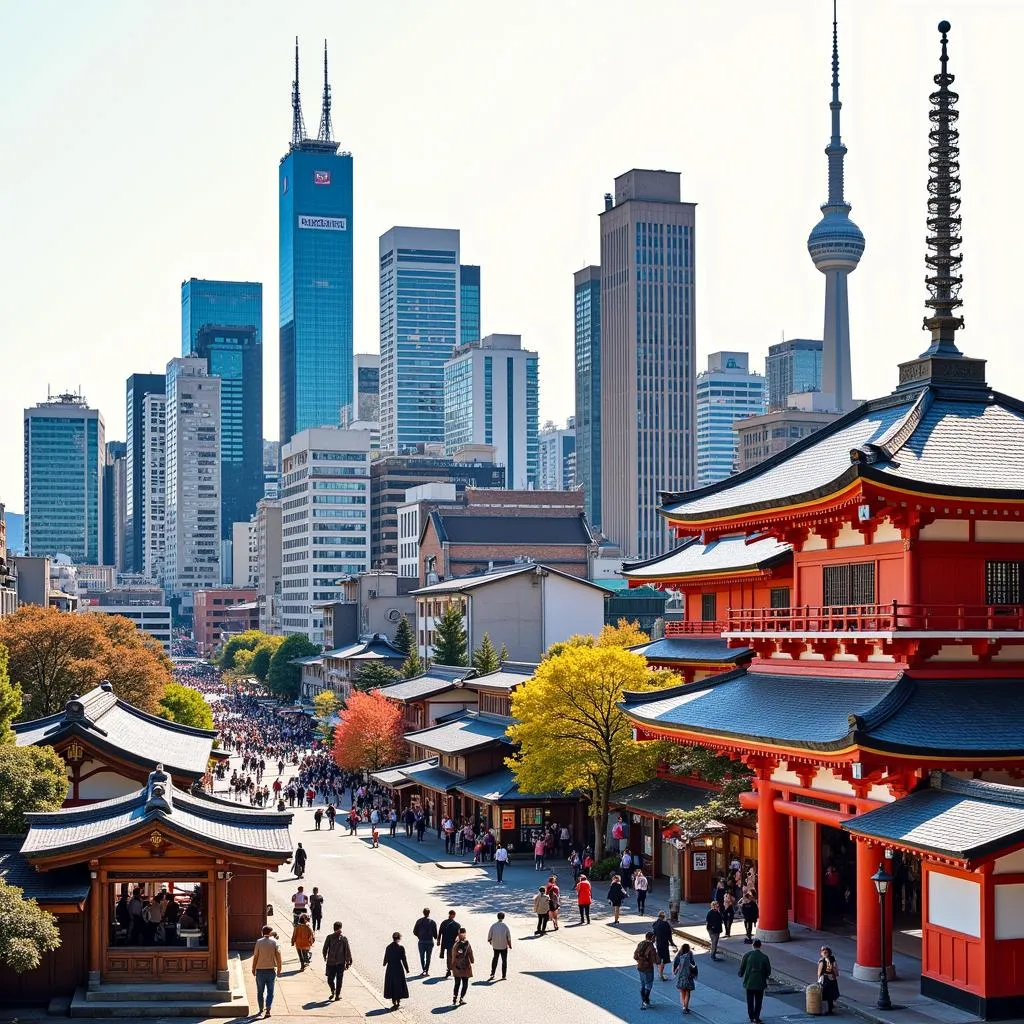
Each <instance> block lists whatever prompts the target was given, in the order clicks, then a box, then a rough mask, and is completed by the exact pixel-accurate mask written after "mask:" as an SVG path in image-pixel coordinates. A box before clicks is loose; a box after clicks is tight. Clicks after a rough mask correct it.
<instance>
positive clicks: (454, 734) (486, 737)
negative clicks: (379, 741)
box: [405, 711, 512, 754]
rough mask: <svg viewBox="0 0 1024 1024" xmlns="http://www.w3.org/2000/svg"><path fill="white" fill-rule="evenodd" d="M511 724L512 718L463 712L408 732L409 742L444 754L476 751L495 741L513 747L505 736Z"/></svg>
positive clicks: (407, 740)
mask: <svg viewBox="0 0 1024 1024" xmlns="http://www.w3.org/2000/svg"><path fill="white" fill-rule="evenodd" d="M510 725H512V719H511V718H502V717H501V716H500V715H488V714H481V713H480V712H479V711H463V712H460V713H459V714H457V715H454V716H452V717H450V718H448V719H447V721H445V722H443V723H442V724H439V725H435V726H431V728H429V729H420V730H419V731H418V732H407V733H406V734H405V739H406V742H407V743H415V744H416V745H417V746H420V747H426V748H427V749H428V750H436V751H437V752H438V753H440V754H455V753H461V752H463V751H466V750H475V749H476V748H477V747H483V746H486V745H487V744H488V743H493V742H495V741H498V742H501V743H505V744H508V745H509V746H511V742H510V741H509V739H508V738H507V737H506V735H505V732H506V730H507V729H508V727H509V726H510Z"/></svg>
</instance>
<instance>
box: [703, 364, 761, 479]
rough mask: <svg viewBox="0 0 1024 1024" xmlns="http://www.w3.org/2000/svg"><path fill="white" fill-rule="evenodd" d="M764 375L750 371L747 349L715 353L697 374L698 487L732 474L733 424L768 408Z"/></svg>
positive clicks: (757, 414)
mask: <svg viewBox="0 0 1024 1024" xmlns="http://www.w3.org/2000/svg"><path fill="white" fill-rule="evenodd" d="M764 383H765V382H764V377H762V376H761V374H759V373H751V372H750V355H749V353H747V352H713V353H712V354H711V355H710V356H708V368H707V370H705V371H704V372H703V373H700V374H698V375H697V387H696V404H697V486H698V487H706V486H707V485H708V484H713V483H715V482H716V481H718V480H724V479H725V478H726V477H727V476H731V475H732V474H733V473H734V472H735V468H736V432H735V431H734V430H733V424H734V423H735V422H736V421H737V420H742V419H746V418H747V417H749V416H761V415H762V414H763V413H764V411H765V387H764Z"/></svg>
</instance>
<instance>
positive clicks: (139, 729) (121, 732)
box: [14, 683, 217, 778]
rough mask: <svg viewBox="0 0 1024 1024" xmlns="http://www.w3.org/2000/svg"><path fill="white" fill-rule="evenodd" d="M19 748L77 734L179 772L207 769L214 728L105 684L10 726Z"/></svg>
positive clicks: (150, 764)
mask: <svg viewBox="0 0 1024 1024" xmlns="http://www.w3.org/2000/svg"><path fill="white" fill-rule="evenodd" d="M14 733H15V738H16V742H17V744H18V746H19V747H28V746H37V745H39V744H47V745H52V744H53V743H54V742H55V741H56V740H57V739H59V738H63V737H64V736H67V735H69V734H71V733H76V734H77V735H79V736H81V737H82V738H83V739H85V740H88V742H90V743H92V744H94V745H95V746H97V747H100V748H102V749H106V750H109V751H111V752H112V753H119V754H122V755H126V756H127V757H128V758H129V759H131V760H133V761H137V762H139V763H140V764H142V765H144V766H145V767H147V768H154V767H155V766H156V765H157V764H158V763H160V764H164V765H166V767H167V768H168V769H170V770H171V771H174V772H176V773H177V774H180V775H191V776H194V777H195V778H199V777H200V776H202V775H204V774H205V773H206V768H207V763H208V761H209V759H210V750H211V748H212V746H213V740H214V738H215V737H216V735H217V733H216V731H215V730H206V729H193V728H191V727H190V726H187V725H179V724H178V723H176V722H169V721H167V719H165V718H157V717H156V716H155V715H149V714H146V712H145V711H140V710H139V709H138V708H137V707H134V706H133V705H131V704H129V703H127V702H126V701H123V700H120V699H118V697H117V696H116V695H115V694H114V692H113V690H112V689H111V688H110V684H109V683H101V684H100V685H99V686H97V687H96V688H95V689H93V690H90V691H89V692H88V693H87V694H85V695H84V696H83V697H80V698H76V699H72V700H69V701H68V702H67V704H66V705H65V708H64V710H63V711H61V712H59V713H57V714H55V715H49V716H47V717H46V718H37V719H35V720H34V721H31V722H19V723H17V724H16V725H15V726H14Z"/></svg>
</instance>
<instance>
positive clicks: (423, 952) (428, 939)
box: [412, 907, 437, 975]
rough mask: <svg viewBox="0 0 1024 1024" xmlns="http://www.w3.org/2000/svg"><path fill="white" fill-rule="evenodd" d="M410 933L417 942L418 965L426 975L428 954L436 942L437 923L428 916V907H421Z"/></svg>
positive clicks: (427, 972) (427, 971) (431, 951)
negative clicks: (418, 917) (421, 913)
mask: <svg viewBox="0 0 1024 1024" xmlns="http://www.w3.org/2000/svg"><path fill="white" fill-rule="evenodd" d="M412 933H413V935H415V936H416V941H417V943H418V944H419V953H420V967H422V968H423V974H424V975H427V974H429V973H430V955H431V953H433V952H434V943H435V942H437V923H436V922H435V921H432V920H431V918H430V907H424V908H423V916H422V917H421V918H420V919H419V920H418V921H417V922H416V923H415V924H414V925H413V926H412Z"/></svg>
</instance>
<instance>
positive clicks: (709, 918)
mask: <svg viewBox="0 0 1024 1024" xmlns="http://www.w3.org/2000/svg"><path fill="white" fill-rule="evenodd" d="M723 923H724V921H723V918H722V911H721V908H720V907H719V906H718V900H715V901H714V902H713V903H712V904H711V909H710V910H709V911H708V912H707V915H706V916H705V918H704V927H705V928H707V930H708V938H709V939H710V940H711V959H712V960H717V959H718V940H719V939H720V938H721V937H722V925H723Z"/></svg>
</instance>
